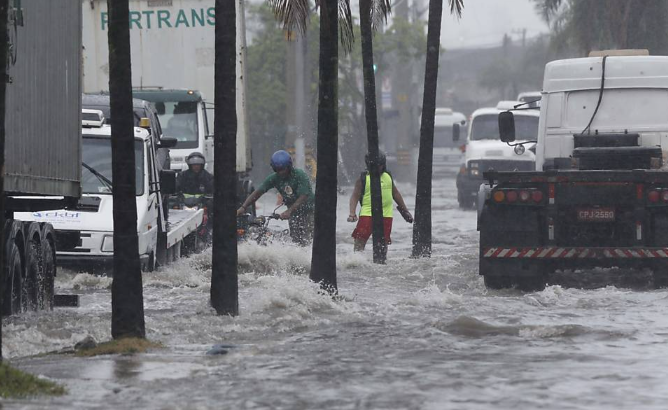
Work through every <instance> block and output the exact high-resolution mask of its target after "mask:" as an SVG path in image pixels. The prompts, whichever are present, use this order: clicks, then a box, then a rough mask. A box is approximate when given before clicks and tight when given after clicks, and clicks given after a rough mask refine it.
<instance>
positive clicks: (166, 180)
mask: <svg viewBox="0 0 668 410" xmlns="http://www.w3.org/2000/svg"><path fill="white" fill-rule="evenodd" d="M160 189H161V191H162V192H161V194H163V195H174V194H175V193H176V171H172V170H171V169H163V170H161V171H160Z"/></svg>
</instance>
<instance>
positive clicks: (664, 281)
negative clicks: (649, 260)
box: [651, 261, 668, 289]
mask: <svg viewBox="0 0 668 410" xmlns="http://www.w3.org/2000/svg"><path fill="white" fill-rule="evenodd" d="M651 268H652V281H653V282H654V288H656V289H661V288H668V264H666V263H665V262H664V263H662V262H661V261H655V262H654V264H653V265H652V266H651Z"/></svg>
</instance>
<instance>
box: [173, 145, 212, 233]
mask: <svg viewBox="0 0 668 410" xmlns="http://www.w3.org/2000/svg"><path fill="white" fill-rule="evenodd" d="M186 164H188V169H187V170H185V171H183V172H181V173H180V174H179V176H178V178H177V180H176V192H177V193H178V195H179V196H180V198H181V201H182V202H183V204H184V205H185V206H200V207H203V208H205V209H206V211H207V214H206V215H205V218H206V229H207V231H208V233H210V232H211V230H212V229H213V225H212V218H211V213H212V212H211V211H212V210H213V208H212V207H211V205H212V204H211V199H210V197H211V196H212V195H213V175H211V174H210V173H209V172H208V171H207V170H206V169H204V166H205V165H206V159H205V158H204V155H202V153H200V152H196V151H195V152H192V153H191V154H190V155H188V157H186ZM206 236H207V237H210V235H209V234H207V235H206ZM207 241H208V238H207Z"/></svg>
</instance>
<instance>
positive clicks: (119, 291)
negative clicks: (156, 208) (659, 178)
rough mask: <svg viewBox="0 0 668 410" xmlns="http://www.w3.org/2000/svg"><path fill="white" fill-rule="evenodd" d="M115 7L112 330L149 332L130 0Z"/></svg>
mask: <svg viewBox="0 0 668 410" xmlns="http://www.w3.org/2000/svg"><path fill="white" fill-rule="evenodd" d="M107 5H108V8H109V32H108V40H109V98H110V105H111V167H112V175H113V182H114V187H113V199H114V210H113V216H114V279H113V282H112V285H111V335H112V337H113V338H114V339H118V338H123V337H142V338H143V337H145V335H146V330H145V328H144V296H143V293H142V292H143V290H142V277H141V265H140V262H139V244H138V238H137V202H136V201H137V200H136V197H135V192H136V182H135V149H134V146H135V143H134V114H133V111H132V70H131V63H130V30H129V27H130V23H129V15H130V12H129V4H128V0H107Z"/></svg>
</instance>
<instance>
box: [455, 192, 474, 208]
mask: <svg viewBox="0 0 668 410" xmlns="http://www.w3.org/2000/svg"><path fill="white" fill-rule="evenodd" d="M457 202H459V207H460V208H462V209H470V208H473V202H474V201H473V197H471V196H470V195H466V194H465V193H464V192H462V191H460V190H457Z"/></svg>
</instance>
